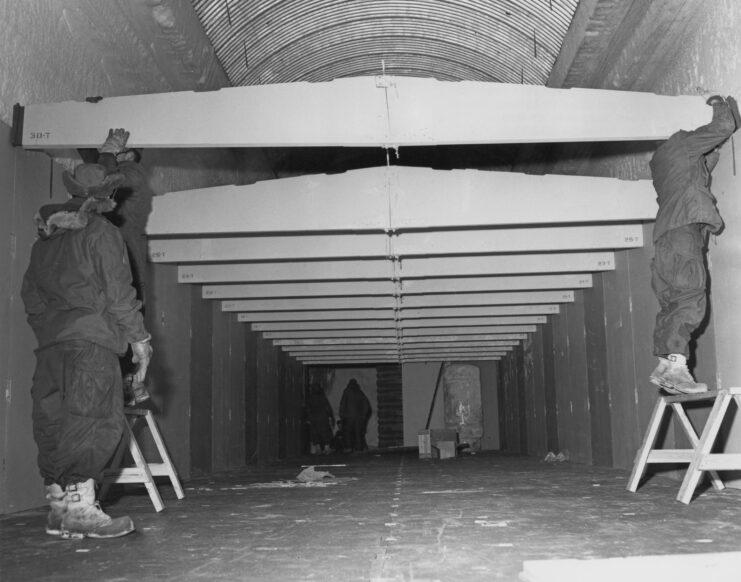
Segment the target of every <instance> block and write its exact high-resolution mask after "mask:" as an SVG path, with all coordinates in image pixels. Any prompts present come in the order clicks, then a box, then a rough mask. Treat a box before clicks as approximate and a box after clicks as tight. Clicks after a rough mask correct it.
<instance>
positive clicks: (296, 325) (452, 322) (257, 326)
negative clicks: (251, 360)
mask: <svg viewBox="0 0 741 582" xmlns="http://www.w3.org/2000/svg"><path fill="white" fill-rule="evenodd" d="M546 321H547V318H546V317H545V316H544V315H529V316H528V315H521V316H512V317H468V318H466V317H458V318H449V319H446V318H442V317H440V318H428V319H408V320H399V321H395V320H393V319H388V320H378V319H371V320H355V319H348V320H345V321H277V322H265V323H253V324H252V325H251V329H252V331H287V330H310V329H315V330H328V329H337V330H339V329H392V328H393V329H396V328H398V329H415V328H429V327H452V326H481V325H533V324H539V323H546Z"/></svg>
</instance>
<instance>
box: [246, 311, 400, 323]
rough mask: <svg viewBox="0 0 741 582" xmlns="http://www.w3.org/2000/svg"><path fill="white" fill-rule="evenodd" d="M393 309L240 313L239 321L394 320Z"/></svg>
mask: <svg viewBox="0 0 741 582" xmlns="http://www.w3.org/2000/svg"><path fill="white" fill-rule="evenodd" d="M394 314H395V312H394V311H393V310H392V309H348V310H346V311H343V310H339V309H337V310H327V311H264V312H263V311H254V312H248V313H245V312H243V313H238V314H237V321H239V322H241V323H250V322H253V321H324V320H333V321H341V320H345V319H382V320H386V319H394Z"/></svg>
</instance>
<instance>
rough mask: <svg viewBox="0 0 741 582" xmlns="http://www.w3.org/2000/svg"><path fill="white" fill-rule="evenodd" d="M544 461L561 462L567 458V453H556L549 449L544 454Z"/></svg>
mask: <svg viewBox="0 0 741 582" xmlns="http://www.w3.org/2000/svg"><path fill="white" fill-rule="evenodd" d="M543 460H544V461H545V462H546V463H563V462H564V461H568V460H569V456H568V453H563V452H561V453H558V454H557V455H556V454H554V453H553V451H549V452H548V454H547V455H546V456H545V459H543Z"/></svg>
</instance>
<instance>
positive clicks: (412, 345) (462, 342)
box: [402, 338, 521, 350]
mask: <svg viewBox="0 0 741 582" xmlns="http://www.w3.org/2000/svg"><path fill="white" fill-rule="evenodd" d="M422 339H424V338H422ZM520 343H521V342H520V341H518V340H484V341H477V340H466V339H457V340H454V341H450V342H435V347H436V348H440V349H450V348H455V347H463V346H470V347H475V346H516V345H519V344H520ZM429 347H430V342H422V341H420V342H412V341H407V342H404V343H403V345H402V349H404V350H408V349H417V348H423V349H429Z"/></svg>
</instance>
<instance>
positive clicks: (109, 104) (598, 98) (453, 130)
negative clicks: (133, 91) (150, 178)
mask: <svg viewBox="0 0 741 582" xmlns="http://www.w3.org/2000/svg"><path fill="white" fill-rule="evenodd" d="M533 104H537V106H533ZM707 109H708V108H707V107H705V106H704V101H703V100H702V99H699V98H697V97H682V96H680V97H667V96H660V95H655V94H652V93H638V92H632V91H606V90H598V89H568V90H566V89H551V88H547V87H542V86H535V85H525V84H522V85H520V84H508V83H493V82H480V81H460V82H448V81H438V80H436V79H431V78H413V77H392V76H382V77H381V76H367V77H353V78H347V79H336V80H333V81H330V82H324V83H283V84H269V85H252V86H248V87H230V88H223V89H220V90H218V91H204V92H192V91H181V92H174V93H155V94H148V95H130V96H123V97H106V98H105V99H103V100H101V101H99V102H97V103H88V102H78V101H66V102H63V103H52V104H31V105H26V107H25V115H24V125H23V127H24V132H23V136H22V144H23V147H26V148H34V149H52V148H64V149H74V148H92V147H97V146H99V145H100V136H101V135H105V133H106V132H107V131H108V128H110V127H125V128H127V129H128V130H129V131H131V136H132V137H131V141H130V146H131V147H144V148H165V147H170V148H172V147H180V148H184V147H295V146H332V145H335V146H394V147H398V146H403V145H436V144H472V143H541V142H570V141H575V142H583V141H612V140H617V141H635V140H657V139H665V138H666V137H668V136H669V135H671V133H673V132H674V131H675V130H676V128H677V127H696V126H699V125H702V124H704V123H707V122H708V121H709V120H710V114H709V112H708V110H707ZM492 111H506V112H507V114H506V115H491V112H492ZM203 112H207V114H206V115H203ZM555 112H557V114H554V113H555ZM183 119H187V120H188V123H183Z"/></svg>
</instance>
